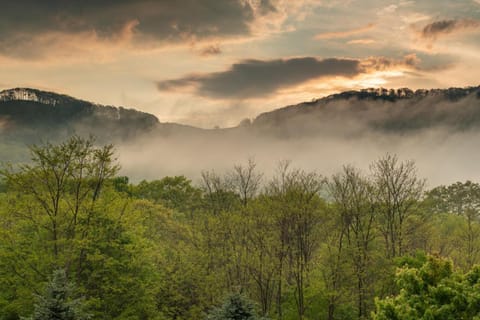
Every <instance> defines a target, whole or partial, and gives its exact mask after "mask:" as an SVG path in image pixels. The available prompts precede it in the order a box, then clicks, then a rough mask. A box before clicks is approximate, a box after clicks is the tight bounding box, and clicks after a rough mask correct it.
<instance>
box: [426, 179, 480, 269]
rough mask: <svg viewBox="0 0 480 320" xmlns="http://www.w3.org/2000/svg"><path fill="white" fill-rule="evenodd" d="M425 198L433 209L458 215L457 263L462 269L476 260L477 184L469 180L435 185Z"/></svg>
mask: <svg viewBox="0 0 480 320" xmlns="http://www.w3.org/2000/svg"><path fill="white" fill-rule="evenodd" d="M426 202H427V203H428V204H429V208H430V209H431V210H432V211H433V213H435V214H437V215H439V214H445V213H446V214H450V215H457V216H459V217H461V218H460V219H461V220H462V222H463V223H462V224H461V228H460V229H461V231H460V235H459V236H458V237H457V238H458V240H459V241H457V247H459V248H458V250H459V251H460V256H461V257H462V258H463V259H459V261H458V262H459V264H460V265H462V266H463V267H464V268H465V269H466V270H468V269H470V268H471V267H472V266H473V265H475V264H476V263H478V262H479V255H480V247H479V244H480V223H479V222H480V185H479V184H478V183H473V182H471V181H466V182H463V183H462V182H456V183H454V184H452V185H449V186H439V187H436V188H434V189H432V190H431V191H430V192H428V194H427V199H426Z"/></svg>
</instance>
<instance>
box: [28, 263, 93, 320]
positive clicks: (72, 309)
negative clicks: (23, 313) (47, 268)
mask: <svg viewBox="0 0 480 320" xmlns="http://www.w3.org/2000/svg"><path fill="white" fill-rule="evenodd" d="M72 291H73V288H72V286H71V285H70V284H69V283H68V280H67V276H66V274H65V271H64V270H62V269H60V270H56V271H55V272H54V273H53V277H52V280H51V281H50V282H49V283H48V284H47V287H46V290H45V293H44V295H41V296H37V303H36V304H35V309H34V312H33V315H32V316H31V317H29V318H25V320H88V319H90V315H88V314H87V313H85V312H84V311H83V310H82V299H73V298H72V296H71V295H72Z"/></svg>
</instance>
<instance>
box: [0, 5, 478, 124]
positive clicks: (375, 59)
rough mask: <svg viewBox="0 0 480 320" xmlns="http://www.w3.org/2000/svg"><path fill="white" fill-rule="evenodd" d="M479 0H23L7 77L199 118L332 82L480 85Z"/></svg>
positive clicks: (176, 117) (268, 105)
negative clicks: (479, 78)
mask: <svg viewBox="0 0 480 320" xmlns="http://www.w3.org/2000/svg"><path fill="white" fill-rule="evenodd" d="M479 74H480V0H457V1H453V0H452V1H446V0H422V1H419V0H417V1H414V0H411V1H407V0H400V1H399V0H396V1H380V0H294V1H293V0H221V1H219V0H175V1H174V0H156V1H154V0H95V1H94V0H83V1H74V0H42V1H38V0H17V1H2V3H1V10H0V89H8V88H14V87H33V88H38V89H42V90H48V91H54V92H58V93H63V94H68V95H71V96H74V97H77V98H81V99H84V100H88V101H93V102H96V103H101V104H106V105H116V106H125V107H131V108H135V109H139V110H142V111H145V112H149V113H152V114H154V115H156V116H157V117H158V118H159V120H160V121H161V122H178V123H183V124H188V125H193V126H198V127H203V128H213V127H215V126H220V127H229V126H235V125H237V124H238V123H239V122H240V121H242V120H243V119H245V118H254V117H255V116H257V115H258V114H260V113H262V112H265V111H270V110H273V109H276V108H279V107H283V106H286V105H289V104H297V103H300V102H302V101H309V100H312V99H315V98H319V97H323V96H326V95H329V94H332V93H335V92H339V91H345V90H353V89H355V90H357V89H362V88H368V87H386V88H402V87H409V88H412V89H419V88H447V87H464V86H476V85H479V84H480V83H479V80H478V75H479Z"/></svg>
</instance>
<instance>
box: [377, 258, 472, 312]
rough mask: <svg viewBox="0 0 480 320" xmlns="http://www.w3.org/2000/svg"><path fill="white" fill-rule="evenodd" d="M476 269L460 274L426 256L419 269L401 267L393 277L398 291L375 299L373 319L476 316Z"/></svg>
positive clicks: (447, 264)
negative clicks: (375, 306) (375, 307)
mask: <svg viewBox="0 0 480 320" xmlns="http://www.w3.org/2000/svg"><path fill="white" fill-rule="evenodd" d="M479 272H480V268H479V267H475V268H473V269H472V270H471V271H470V272H469V273H467V274H465V275H463V274H460V273H456V272H454V271H453V265H452V263H451V261H450V260H447V259H442V258H436V257H433V256H429V257H428V260H427V262H426V263H424V264H423V266H421V267H420V268H415V267H408V266H405V267H403V268H401V269H400V270H399V271H398V273H397V276H396V282H397V285H398V287H399V288H400V293H399V294H398V295H396V296H393V297H388V298H385V299H377V301H376V305H377V309H376V311H375V313H374V314H373V315H372V317H373V319H374V320H393V319H396V320H413V319H420V320H430V319H478V317H479V316H480V291H479V289H480V282H479Z"/></svg>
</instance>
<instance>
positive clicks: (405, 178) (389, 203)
mask: <svg viewBox="0 0 480 320" xmlns="http://www.w3.org/2000/svg"><path fill="white" fill-rule="evenodd" d="M371 170H372V174H373V178H374V181H375V187H376V192H375V194H376V195H377V201H378V202H379V203H380V205H381V208H382V220H381V223H380V228H381V231H382V234H383V237H384V239H385V247H386V254H387V257H389V258H393V257H396V256H400V255H403V254H404V253H405V247H404V231H405V230H404V229H405V222H406V220H407V218H408V217H409V216H410V215H411V214H412V213H414V212H415V210H416V208H417V206H418V204H419V200H420V199H421V197H422V195H423V191H424V187H425V180H423V179H419V178H418V177H417V169H416V166H415V163H414V162H413V161H399V160H398V158H397V156H395V155H390V154H387V155H386V156H384V157H383V158H381V159H379V160H377V161H375V162H374V163H373V164H372V165H371Z"/></svg>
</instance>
